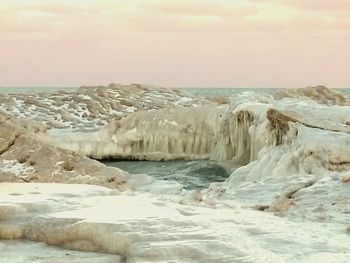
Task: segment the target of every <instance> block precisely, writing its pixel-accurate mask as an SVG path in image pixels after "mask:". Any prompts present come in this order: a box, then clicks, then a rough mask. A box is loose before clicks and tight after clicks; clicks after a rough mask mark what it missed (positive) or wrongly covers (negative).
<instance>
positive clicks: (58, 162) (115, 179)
mask: <svg viewBox="0 0 350 263" xmlns="http://www.w3.org/2000/svg"><path fill="white" fill-rule="evenodd" d="M43 131H44V128H43V127H42V126H41V125H40V124H37V123H35V122H32V121H24V120H22V121H21V120H18V119H16V118H14V117H12V116H10V115H8V114H6V113H0V153H1V154H0V181H1V182H8V181H15V182H52V183H59V182H61V183H84V184H97V185H104V186H107V187H111V188H120V189H124V188H126V185H127V183H126V181H127V176H128V175H127V173H126V172H123V171H121V170H119V169H116V168H109V167H106V166H105V165H103V164H101V163H99V162H97V161H94V160H91V159H88V158H87V157H85V156H83V155H80V154H77V153H74V152H71V151H67V150H63V149H59V148H57V147H54V146H51V145H48V144H45V143H43V142H42V141H41V140H40V137H42V136H43V134H44V133H43Z"/></svg>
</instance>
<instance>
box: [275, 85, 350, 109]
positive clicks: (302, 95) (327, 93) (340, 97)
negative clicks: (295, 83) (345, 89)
mask: <svg viewBox="0 0 350 263" xmlns="http://www.w3.org/2000/svg"><path fill="white" fill-rule="evenodd" d="M286 97H290V98H296V99H311V100H314V101H316V102H318V103H321V104H326V105H341V106H350V98H349V97H347V96H345V95H344V94H342V93H341V92H338V91H335V90H332V89H329V88H327V87H325V86H316V87H307V88H300V89H285V90H283V91H282V90H281V91H280V92H278V93H276V94H275V98H276V99H282V98H286Z"/></svg>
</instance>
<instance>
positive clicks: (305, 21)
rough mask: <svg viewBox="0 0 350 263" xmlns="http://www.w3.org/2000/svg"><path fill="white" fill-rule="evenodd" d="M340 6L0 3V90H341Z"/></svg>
mask: <svg viewBox="0 0 350 263" xmlns="http://www.w3.org/2000/svg"><path fill="white" fill-rule="evenodd" d="M349 71H350V1H349V0H0V86H81V85H97V84H101V85H107V84H108V83H111V82H117V83H124V84H130V83H147V84H155V85H163V86H168V87H182V86H186V87H199V86H201V87H304V86H309V85H318V84H323V85H327V86H329V87H331V88H339V87H350V73H349Z"/></svg>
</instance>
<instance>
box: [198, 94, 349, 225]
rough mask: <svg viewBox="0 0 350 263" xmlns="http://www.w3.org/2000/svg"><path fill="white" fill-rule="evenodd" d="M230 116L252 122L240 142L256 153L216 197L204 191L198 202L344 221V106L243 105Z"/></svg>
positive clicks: (346, 116)
mask: <svg viewBox="0 0 350 263" xmlns="http://www.w3.org/2000/svg"><path fill="white" fill-rule="evenodd" d="M230 110H231V111H232V112H237V111H239V112H242V111H243V112H249V116H253V119H254V121H253V122H251V125H250V127H249V129H245V130H246V131H248V132H246V133H245V137H248V138H249V141H250V147H252V146H253V145H255V147H257V149H256V150H255V153H256V154H255V157H256V158H252V157H251V158H250V163H249V164H247V165H246V166H243V167H241V168H239V169H237V170H236V171H235V172H233V173H232V175H231V176H230V178H229V179H228V180H227V181H226V182H224V183H222V184H219V185H220V187H221V189H223V191H221V192H220V195H217V192H216V191H214V190H211V189H209V190H208V191H207V192H206V194H204V195H203V199H204V200H205V198H206V196H208V197H210V198H213V197H214V198H218V199H219V200H225V202H227V204H230V203H231V201H232V200H236V201H238V202H240V203H241V204H242V205H243V206H250V207H255V208H258V209H259V210H266V211H271V212H276V213H279V214H283V215H290V216H297V217H307V218H309V219H312V220H318V221H319V220H332V221H338V222H341V223H346V222H348V221H349V220H350V216H349V211H350V210H349V209H350V203H349V202H348V201H347V200H348V199H347V198H346V196H347V195H349V194H350V188H349V187H348V184H347V183H346V182H347V178H348V176H349V172H350V129H349V126H348V125H347V123H348V122H349V121H350V114H349V113H350V107H349V106H339V105H333V106H329V105H322V104H319V103H307V102H303V101H299V100H296V99H293V98H285V99H282V100H278V101H270V103H269V104H262V103H255V105H254V102H250V103H243V104H240V105H239V106H236V105H234V106H233V107H232V108H231V109H230ZM231 134H232V132H231ZM245 137H244V136H241V138H245ZM225 138H227V136H225ZM219 143H220V141H219ZM248 150H249V147H246V152H247V153H249V151H248ZM251 152H252V151H251ZM217 187H218V185H217V186H216V188H217ZM220 187H219V188H220ZM230 200H231V201H230ZM216 202H218V201H216Z"/></svg>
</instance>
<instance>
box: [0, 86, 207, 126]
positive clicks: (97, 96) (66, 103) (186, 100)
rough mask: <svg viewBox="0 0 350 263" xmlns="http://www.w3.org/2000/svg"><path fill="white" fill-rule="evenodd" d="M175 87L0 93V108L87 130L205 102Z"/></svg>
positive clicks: (11, 112) (13, 113) (18, 115)
mask: <svg viewBox="0 0 350 263" xmlns="http://www.w3.org/2000/svg"><path fill="white" fill-rule="evenodd" d="M208 103H209V102H208V101H205V100H200V99H196V98H193V97H191V96H189V95H186V94H184V93H182V92H180V91H178V90H175V89H167V88H162V87H156V86H148V85H140V84H132V85H121V84H110V85H108V86H84V87H81V88H79V89H78V90H77V91H58V92H55V93H37V94H0V108H1V109H2V110H4V111H6V112H7V113H9V114H12V115H14V116H15V117H23V118H28V119H32V120H35V121H38V122H43V123H45V124H46V126H47V127H48V128H56V129H63V128H66V129H71V130H74V131H91V130H96V129H97V128H99V127H102V126H104V125H106V124H108V123H110V122H111V121H112V120H114V119H116V120H120V119H122V118H124V117H125V116H127V115H129V114H130V113H133V112H137V111H139V110H155V109H161V108H168V107H173V106H184V107H189V106H190V107H192V106H195V105H201V104H208Z"/></svg>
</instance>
